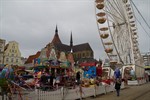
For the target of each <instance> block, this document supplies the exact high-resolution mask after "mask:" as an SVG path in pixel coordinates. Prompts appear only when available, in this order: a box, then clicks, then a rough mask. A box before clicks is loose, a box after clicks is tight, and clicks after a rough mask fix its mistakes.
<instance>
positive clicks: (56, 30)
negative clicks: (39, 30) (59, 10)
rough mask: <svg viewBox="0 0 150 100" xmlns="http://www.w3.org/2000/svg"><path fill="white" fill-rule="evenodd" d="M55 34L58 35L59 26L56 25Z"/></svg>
mask: <svg viewBox="0 0 150 100" xmlns="http://www.w3.org/2000/svg"><path fill="white" fill-rule="evenodd" d="M55 33H58V29H57V25H56V29H55Z"/></svg>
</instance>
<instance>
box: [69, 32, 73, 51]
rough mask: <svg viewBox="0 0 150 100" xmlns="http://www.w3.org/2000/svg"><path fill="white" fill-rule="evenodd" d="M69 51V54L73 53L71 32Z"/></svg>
mask: <svg viewBox="0 0 150 100" xmlns="http://www.w3.org/2000/svg"><path fill="white" fill-rule="evenodd" d="M70 49H71V50H70V51H71V53H72V52H73V39H72V32H71V35H70Z"/></svg>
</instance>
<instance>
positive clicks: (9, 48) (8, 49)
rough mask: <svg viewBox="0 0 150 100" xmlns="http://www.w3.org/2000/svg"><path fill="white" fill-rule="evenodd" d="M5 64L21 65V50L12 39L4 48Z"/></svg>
mask: <svg viewBox="0 0 150 100" xmlns="http://www.w3.org/2000/svg"><path fill="white" fill-rule="evenodd" d="M4 64H8V65H18V66H21V65H22V64H23V63H22V60H21V52H20V50H19V44H18V42H16V41H10V42H9V43H8V44H6V46H5V49H4Z"/></svg>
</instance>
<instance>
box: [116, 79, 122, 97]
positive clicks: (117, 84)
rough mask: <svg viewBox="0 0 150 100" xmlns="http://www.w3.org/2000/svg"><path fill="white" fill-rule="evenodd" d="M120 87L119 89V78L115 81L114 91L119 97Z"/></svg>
mask: <svg viewBox="0 0 150 100" xmlns="http://www.w3.org/2000/svg"><path fill="white" fill-rule="evenodd" d="M120 87H121V81H120V79H119V78H117V79H116V82H115V89H116V92H117V96H119V95H120Z"/></svg>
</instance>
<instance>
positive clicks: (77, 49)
mask: <svg viewBox="0 0 150 100" xmlns="http://www.w3.org/2000/svg"><path fill="white" fill-rule="evenodd" d="M52 47H54V48H55V50H56V53H57V55H59V53H60V52H62V51H63V52H65V53H69V52H71V53H72V54H73V57H74V60H75V61H77V60H80V59H82V58H92V59H93V57H94V53H93V50H92V48H91V46H90V45H89V43H83V44H78V45H73V38H72V33H71V36H70V44H69V45H67V44H63V43H62V42H61V40H60V38H59V34H58V29H57V26H56V29H55V35H54V37H53V39H52V41H51V42H50V43H48V44H47V45H46V48H48V49H51V48H52Z"/></svg>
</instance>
